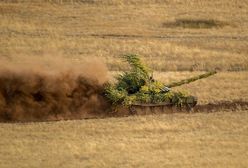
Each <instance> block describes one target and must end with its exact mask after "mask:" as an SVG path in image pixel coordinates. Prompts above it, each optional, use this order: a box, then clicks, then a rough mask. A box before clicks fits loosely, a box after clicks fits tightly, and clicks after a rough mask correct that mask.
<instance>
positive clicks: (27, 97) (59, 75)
mask: <svg viewBox="0 0 248 168" xmlns="http://www.w3.org/2000/svg"><path fill="white" fill-rule="evenodd" d="M107 81H108V78H107V68H106V66H105V64H103V63H102V61H99V60H97V59H91V60H89V59H86V60H84V61H83V60H81V61H71V60H69V59H63V58H61V57H41V58H36V59H33V57H32V60H30V58H25V57H21V58H18V59H15V61H13V60H9V59H1V60H0V121H41V120H58V119H77V118H87V117H90V116H91V115H93V116H95V115H104V113H106V112H107V111H108V109H109V107H110V106H109V104H108V103H107V102H106V100H105V99H104V97H103V87H104V83H106V82H107Z"/></svg>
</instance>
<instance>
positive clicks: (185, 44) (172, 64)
mask: <svg viewBox="0 0 248 168" xmlns="http://www.w3.org/2000/svg"><path fill="white" fill-rule="evenodd" d="M247 9H248V2H246V1H245V0H243V1H238V0H221V1H214V0H209V1H200V0H185V1H178V0H172V1H163V0H156V1H155V0H151V1H148V0H143V1H141V0H138V1H133V0H126V1H124V0H123V1H117V0H106V1H98V0H81V1H80V0H78V1H76V0H75V1H74V0H72V1H62V0H60V1H59V0H57V1H56V0H47V1H45V0H39V1H32V0H30V1H21V0H13V1H12V0H10V1H7V0H5V1H1V2H0V64H1V65H0V66H1V68H0V69H3V67H6V66H8V65H10V66H16V67H18V66H20V65H21V66H30V64H32V62H37V60H41V61H44V62H45V63H47V65H48V66H55V67H56V66H58V65H59V63H60V61H59V60H60V58H61V59H62V60H63V61H66V62H70V64H77V65H79V66H80V65H81V64H82V65H84V63H85V61H88V60H91V59H95V60H96V59H97V60H98V61H99V60H100V61H101V62H103V63H105V64H106V65H107V67H108V69H109V78H110V79H111V78H112V75H113V74H115V73H116V71H117V72H118V71H120V70H124V69H126V68H125V67H126V66H125V63H123V62H122V60H121V59H120V56H121V55H122V54H126V53H135V54H138V55H140V56H141V58H142V60H143V61H144V62H145V63H147V64H148V65H149V66H150V67H151V68H152V69H154V70H155V72H154V77H156V79H160V80H161V81H163V82H165V83H167V82H170V81H175V80H180V79H184V78H187V77H191V76H194V75H197V74H200V73H202V72H204V71H208V70H217V71H218V74H217V75H215V76H212V77H210V78H207V79H203V80H200V81H197V82H195V83H192V84H189V85H184V86H182V87H179V88H177V89H179V90H187V91H188V92H189V93H191V94H192V95H196V96H197V97H198V99H199V104H200V105H204V104H208V103H214V104H217V105H218V104H221V102H229V103H232V102H237V101H242V102H247V101H248V57H247V55H248V20H247V18H248V10H247ZM53 59H54V60H58V65H55V64H56V63H55V64H49V62H50V61H49V60H53ZM33 60H36V61H33ZM52 62H53V63H54V61H52ZM33 66H35V65H33ZM83 69H84V71H86V73H87V70H85V68H83ZM93 71H94V70H93ZM84 73H85V72H84ZM247 109H248V108H238V107H237V108H236V109H226V108H223V110H221V109H220V108H218V110H213V111H211V112H212V113H205V111H204V113H195V114H194V113H193V114H192V113H191V114H185V113H183V114H168V115H166V114H164V115H163V114H160V115H149V116H133V117H128V118H109V119H99V120H97V119H96V120H82V121H61V122H43V123H27V124H23V123H15V124H13V123H12V124H6V123H5V124H4V123H0V135H1V140H0V160H1V161H0V167H246V165H247V164H248V163H247V158H248V153H247V149H248V146H247V144H248V134H247V131H248V130H247V121H248V115H247V114H248V113H247V112H248V111H247Z"/></svg>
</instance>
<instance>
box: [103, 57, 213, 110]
mask: <svg viewBox="0 0 248 168" xmlns="http://www.w3.org/2000/svg"><path fill="white" fill-rule="evenodd" d="M123 59H124V61H126V62H127V63H128V64H129V66H130V69H129V70H127V71H124V72H122V73H120V74H118V75H117V76H115V79H116V82H115V83H112V84H111V83H108V84H107V85H106V86H105V91H104V96H105V97H106V98H107V100H108V101H109V102H110V103H111V104H112V106H113V107H114V108H115V109H118V107H126V108H127V109H129V112H130V113H131V114H137V113H140V112H141V113H146V112H147V111H153V112H158V111H162V112H171V111H172V110H173V109H182V108H184V109H186V110H191V109H192V108H194V107H195V106H196V104H197V97H195V96H193V95H189V94H186V93H184V92H179V91H174V90H173V88H175V87H178V86H181V85H184V84H188V83H191V82H194V81H196V80H199V79H203V78H207V77H209V76H212V75H214V74H216V71H211V72H207V73H204V74H201V75H198V76H195V77H192V78H188V79H184V80H181V81H178V82H172V83H169V84H164V83H162V82H160V81H157V80H156V79H154V78H153V75H152V74H153V73H152V70H151V69H150V68H148V67H147V66H146V65H145V64H143V63H142V62H141V60H140V58H139V57H138V56H137V55H133V54H128V55H124V56H123Z"/></svg>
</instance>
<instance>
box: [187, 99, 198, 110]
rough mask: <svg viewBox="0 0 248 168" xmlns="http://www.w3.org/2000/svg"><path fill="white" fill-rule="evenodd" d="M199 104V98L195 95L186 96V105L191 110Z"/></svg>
mask: <svg viewBox="0 0 248 168" xmlns="http://www.w3.org/2000/svg"><path fill="white" fill-rule="evenodd" d="M196 104H197V98H196V97H194V96H189V97H187V98H186V106H187V109H188V110H191V109H192V108H193V107H195V105H196Z"/></svg>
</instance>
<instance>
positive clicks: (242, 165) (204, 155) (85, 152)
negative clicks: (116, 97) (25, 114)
mask: <svg viewBox="0 0 248 168" xmlns="http://www.w3.org/2000/svg"><path fill="white" fill-rule="evenodd" d="M247 122H248V111H235V112H218V113H209V114H207V113H198V114H190V115H189V114H173V115H155V116H139V117H127V118H109V119H97V120H81V121H60V122H47V123H27V124H19V123H17V124H13V123H12V124H1V127H0V134H1V141H0V148H1V150H0V158H1V162H0V167H1V168H5V167H13V168H14V167H19V168H30V167H51V168H52V167H61V168H68V167H75V168H79V167H106V168H109V167H142V168H143V167H147V168H150V167H158V168H159V167H161V168H162V167H185V168H188V167H189V168H190V167H202V168H205V167H206V168H207V167H219V168H229V167H230V168H246V167H247V165H248V160H247V158H248V152H247V151H248V143H247V139H248V138H247V137H248V126H247Z"/></svg>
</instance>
